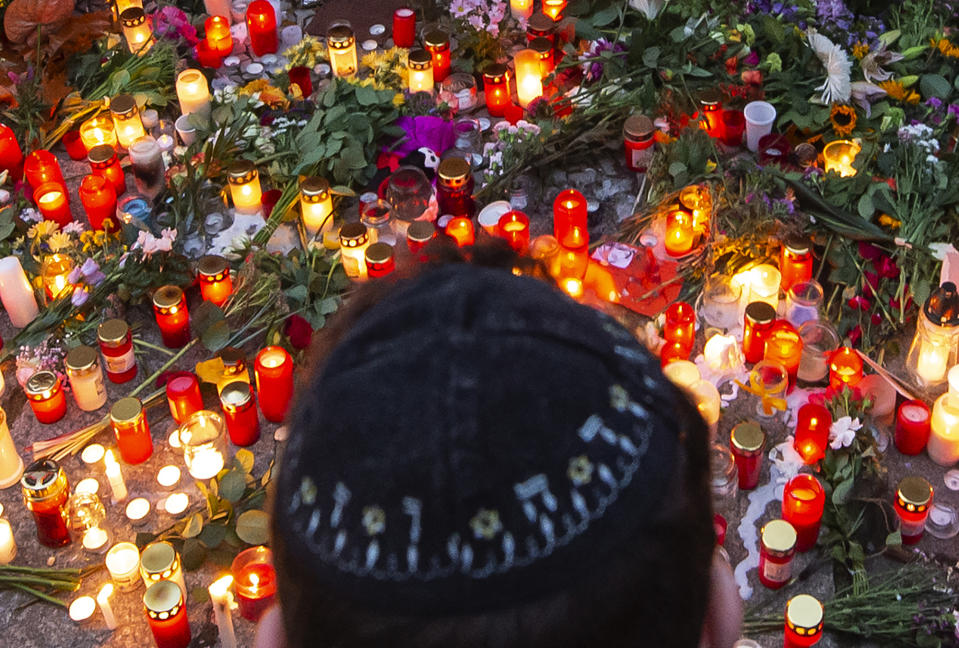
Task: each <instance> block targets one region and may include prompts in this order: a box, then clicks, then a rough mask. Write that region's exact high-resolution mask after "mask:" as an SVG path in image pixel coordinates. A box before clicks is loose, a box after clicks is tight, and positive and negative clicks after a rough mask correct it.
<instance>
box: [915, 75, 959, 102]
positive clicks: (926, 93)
mask: <svg viewBox="0 0 959 648" xmlns="http://www.w3.org/2000/svg"><path fill="white" fill-rule="evenodd" d="M951 91H952V84H951V83H949V82H948V81H946V79H945V77H943V76H940V75H938V74H923V75H922V77H920V79H919V92H921V93H922V96H923V97H926V98H929V97H938V98H939V99H948V98H949V93H950V92H951Z"/></svg>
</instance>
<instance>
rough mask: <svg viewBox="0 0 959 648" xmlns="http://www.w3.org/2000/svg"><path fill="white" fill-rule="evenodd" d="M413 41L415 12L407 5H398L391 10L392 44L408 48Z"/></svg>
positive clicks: (414, 38) (414, 36)
mask: <svg viewBox="0 0 959 648" xmlns="http://www.w3.org/2000/svg"><path fill="white" fill-rule="evenodd" d="M415 41H416V12H415V11H413V10H412V9H410V8H409V7H399V8H398V9H396V10H395V11H394V12H393V44H394V45H395V46H396V47H407V48H409V47H413V43H414V42H415Z"/></svg>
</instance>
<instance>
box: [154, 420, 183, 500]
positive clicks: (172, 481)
mask: <svg viewBox="0 0 959 648" xmlns="http://www.w3.org/2000/svg"><path fill="white" fill-rule="evenodd" d="M177 439H178V440H179V434H178V435H177ZM157 483H158V484H159V485H160V486H161V487H162V488H164V489H165V490H171V489H173V488H174V487H175V486H176V485H177V484H179V483H180V469H179V468H177V467H176V466H163V468H160V470H159V471H157Z"/></svg>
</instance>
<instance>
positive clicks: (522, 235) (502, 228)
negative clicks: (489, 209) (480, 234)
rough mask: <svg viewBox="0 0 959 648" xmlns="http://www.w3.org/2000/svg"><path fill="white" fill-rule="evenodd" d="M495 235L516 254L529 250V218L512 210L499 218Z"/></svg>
mask: <svg viewBox="0 0 959 648" xmlns="http://www.w3.org/2000/svg"><path fill="white" fill-rule="evenodd" d="M496 235H497V236H499V237H500V238H502V239H504V240H505V241H506V242H507V243H509V246H510V247H511V248H513V250H514V251H516V253H517V254H526V253H527V251H528V250H529V216H527V215H526V214H524V213H523V212H521V211H517V210H515V209H512V210H510V211H508V212H506V213H505V214H503V215H502V216H500V217H499V221H497V223H496Z"/></svg>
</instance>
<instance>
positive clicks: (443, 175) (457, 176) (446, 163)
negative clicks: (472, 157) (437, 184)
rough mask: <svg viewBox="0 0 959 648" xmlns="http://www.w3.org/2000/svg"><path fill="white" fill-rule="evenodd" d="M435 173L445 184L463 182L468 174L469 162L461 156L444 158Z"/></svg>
mask: <svg viewBox="0 0 959 648" xmlns="http://www.w3.org/2000/svg"><path fill="white" fill-rule="evenodd" d="M436 173H437V174H438V175H439V177H440V180H442V181H443V182H444V183H445V184H449V185H453V186H458V185H461V184H465V183H466V178H467V177H469V174H470V163H469V162H467V161H466V160H465V159H463V158H461V157H451V158H446V159H445V160H442V161H441V162H440V165H439V167H438V168H437V170H436Z"/></svg>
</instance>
